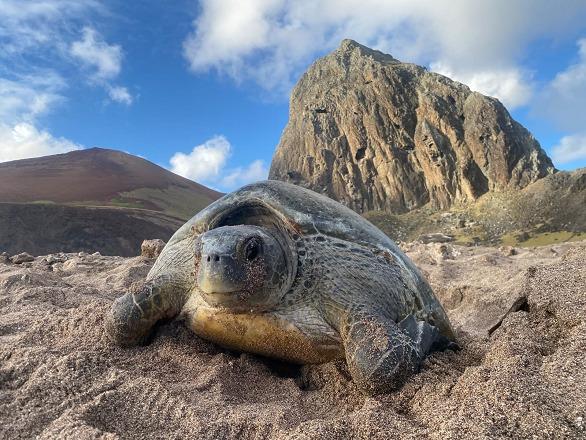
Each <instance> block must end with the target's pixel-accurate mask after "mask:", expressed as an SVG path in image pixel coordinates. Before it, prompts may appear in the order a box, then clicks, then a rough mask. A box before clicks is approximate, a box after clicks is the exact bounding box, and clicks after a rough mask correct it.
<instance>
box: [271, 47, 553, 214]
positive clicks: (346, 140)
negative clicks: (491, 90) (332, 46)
mask: <svg viewBox="0 0 586 440" xmlns="http://www.w3.org/2000/svg"><path fill="white" fill-rule="evenodd" d="M554 171H555V169H554V167H553V164H552V162H551V160H550V159H549V157H547V155H546V154H545V152H544V151H543V150H542V149H541V147H540V146H539V143H538V142H537V141H536V140H535V138H534V137H533V136H532V135H531V133H529V132H528V131H527V130H526V129H525V128H524V127H523V126H521V125H520V124H519V123H517V122H516V121H514V120H513V119H512V118H511V116H510V115H509V113H508V112H507V110H506V109H505V107H504V106H503V105H502V104H501V103H500V102H499V101H498V100H496V99H494V98H490V97H487V96H484V95H481V94H480V93H477V92H472V91H471V90H470V89H469V88H468V87H467V86H465V85H463V84H460V83H458V82H455V81H452V80H450V79H449V78H447V77H445V76H442V75H438V74H435V73H431V72H428V71H427V70H426V69H425V68H423V67H420V66H417V65H414V64H407V63H402V62H400V61H398V60H396V59H394V58H393V57H392V56H390V55H386V54H383V53H382V52H378V51H375V50H371V49H369V48H367V47H364V46H362V45H360V44H358V43H356V42H354V41H351V40H344V41H342V43H341V45H340V47H339V48H338V49H337V50H335V51H334V52H332V53H331V54H329V55H327V56H326V57H324V58H321V59H319V60H317V61H316V62H315V63H314V64H313V65H312V66H311V67H310V68H309V69H308V71H307V72H306V73H305V74H304V75H303V76H302V77H301V79H300V80H299V82H298V84H297V85H296V86H295V88H294V89H293V92H292V94H291V103H290V115H289V123H288V124H287V127H286V128H285V131H284V133H283V136H282V138H281V141H280V143H279V146H278V147H277V150H276V152H275V155H274V157H273V161H272V164H271V170H270V175H269V178H270V179H278V180H285V181H289V182H292V183H295V184H298V185H302V186H305V187H308V188H311V189H313V190H314V191H317V192H320V193H323V194H326V195H328V196H329V197H331V198H333V199H335V200H338V201H340V202H342V203H344V204H346V205H347V206H349V207H351V208H352V209H354V210H356V211H359V212H364V211H369V210H390V211H393V212H405V211H408V210H410V209H413V208H416V207H420V206H423V205H425V204H427V203H429V202H431V204H432V205H434V206H436V207H438V208H447V207H449V206H450V205H451V204H452V203H453V202H455V201H467V200H474V199H476V198H477V197H479V196H480V195H482V194H484V193H486V192H488V191H494V190H499V189H511V188H523V187H525V186H526V185H528V184H529V183H531V182H533V181H535V180H537V179H539V178H541V177H544V176H545V175H547V174H551V173H553V172H554Z"/></svg>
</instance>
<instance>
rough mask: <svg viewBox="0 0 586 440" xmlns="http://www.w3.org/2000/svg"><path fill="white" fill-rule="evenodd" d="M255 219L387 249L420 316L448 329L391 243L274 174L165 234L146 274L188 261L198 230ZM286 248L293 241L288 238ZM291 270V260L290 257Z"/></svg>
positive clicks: (347, 211) (439, 309)
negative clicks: (415, 299)
mask: <svg viewBox="0 0 586 440" xmlns="http://www.w3.org/2000/svg"><path fill="white" fill-rule="evenodd" d="M234 225H258V226H276V227H279V228H285V229H287V230H288V231H289V233H290V234H291V237H295V235H301V236H303V235H313V234H322V235H325V236H331V237H335V238H339V239H342V240H346V241H349V242H353V243H360V244H362V245H364V246H367V247H371V248H375V249H378V250H381V251H383V252H384V251H388V252H389V253H390V254H392V256H393V257H394V258H392V260H393V261H395V262H396V263H397V264H399V266H401V269H402V272H403V281H404V282H405V283H406V284H407V285H409V288H410V290H411V291H412V292H413V293H414V294H415V295H416V296H417V297H418V298H419V303H420V304H421V305H422V309H421V317H422V318H424V319H429V318H431V321H432V322H436V323H437V325H438V326H439V327H440V329H441V330H442V331H443V333H444V334H446V335H449V336H451V335H452V330H451V328H450V325H449V322H448V320H447V317H446V315H445V312H444V311H443V309H442V307H441V305H440V304H439V302H437V300H436V299H435V296H434V295H433V292H432V290H431V288H430V287H429V285H428V284H427V282H426V281H425V279H424V278H423V277H422V276H421V274H420V272H419V270H418V269H417V268H416V267H415V265H414V264H413V263H412V262H411V260H410V259H409V258H407V256H405V254H403V252H402V251H401V250H400V249H399V248H398V247H397V245H396V244H395V243H394V242H393V241H392V240H391V239H390V238H389V237H387V236H386V235H385V234H384V233H383V232H382V231H381V230H379V229H378V228H377V227H376V226H374V225H373V224H372V223H370V222H369V221H367V220H366V219H364V218H363V217H361V216H360V215H359V214H357V213H356V212H354V211H352V210H351V209H349V208H347V207H345V206H344V205H342V204H340V203H338V202H336V201H334V200H332V199H329V198H328V197H326V196H323V195H321V194H318V193H316V192H314V191H311V190H309V189H306V188H303V187H300V186H296V185H292V184H290V183H286V182H281V181H278V180H266V181H262V182H258V183H253V184H251V185H247V186H244V187H242V188H240V189H238V190H236V191H234V192H232V193H229V194H226V195H225V196H224V197H222V198H221V199H218V200H216V201H215V202H213V203H212V204H211V205H209V206H208V207H207V208H205V209H204V210H202V211H200V212H199V213H198V214H197V215H195V216H194V217H193V218H192V219H191V220H189V221H188V222H187V223H186V224H185V225H183V226H182V227H181V228H180V229H179V230H178V231H177V232H176V233H175V234H174V235H173V237H171V239H170V240H169V243H168V244H167V246H166V247H165V250H163V253H162V254H161V255H160V256H159V259H158V260H157V261H156V263H155V265H154V267H153V269H152V270H151V273H150V274H149V276H151V275H153V276H154V275H156V274H158V273H159V272H161V273H166V271H167V270H168V268H170V267H175V268H176V270H177V272H183V273H185V272H189V273H191V271H181V270H180V267H183V265H185V264H187V265H189V266H191V265H192V264H193V262H191V260H190V258H191V257H189V254H191V252H190V251H189V249H191V246H190V245H189V242H190V241H191V240H194V239H195V238H196V237H197V236H198V235H200V234H202V233H204V232H206V231H209V230H211V229H215V228H219V227H222V226H234ZM291 245H292V246H291V248H292V250H293V249H294V247H295V246H294V244H292V243H291ZM291 264H292V270H291V274H292V276H295V275H294V274H295V273H296V271H295V268H296V265H297V262H296V260H294V261H292V262H291Z"/></svg>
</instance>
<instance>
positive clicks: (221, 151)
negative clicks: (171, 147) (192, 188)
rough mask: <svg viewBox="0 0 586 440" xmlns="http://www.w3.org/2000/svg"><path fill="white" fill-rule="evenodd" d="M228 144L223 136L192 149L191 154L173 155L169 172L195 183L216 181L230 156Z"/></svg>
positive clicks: (215, 137)
mask: <svg viewBox="0 0 586 440" xmlns="http://www.w3.org/2000/svg"><path fill="white" fill-rule="evenodd" d="M230 150H231V146H230V142H228V140H227V139H226V138H225V137H224V136H214V137H213V138H211V139H209V140H207V141H205V142H204V143H203V144H201V145H198V146H196V147H194V148H193V150H192V151H191V153H189V154H184V153H175V154H174V155H173V157H171V160H170V162H171V171H173V172H174V173H176V174H179V175H180V176H183V177H187V178H188V179H192V180H196V181H205V180H213V179H216V178H217V177H218V176H219V174H220V171H222V169H223V168H224V166H225V165H226V161H227V160H228V156H229V155H230Z"/></svg>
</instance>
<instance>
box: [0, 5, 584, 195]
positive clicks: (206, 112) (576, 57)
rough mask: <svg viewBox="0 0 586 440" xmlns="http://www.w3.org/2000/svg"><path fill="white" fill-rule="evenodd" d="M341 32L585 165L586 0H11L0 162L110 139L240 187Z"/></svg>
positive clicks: (0, 10)
mask: <svg viewBox="0 0 586 440" xmlns="http://www.w3.org/2000/svg"><path fill="white" fill-rule="evenodd" d="M343 38H353V39H356V40H357V41H359V42H361V43H363V44H366V45H368V46H370V47H375V48H378V49H381V50H383V51H385V52H387V53H391V54H392V55H393V56H395V57H396V58H399V59H401V60H403V61H409V62H415V63H418V64H422V65H426V66H428V67H429V68H430V69H431V70H434V71H437V72H439V73H443V74H446V75H448V76H450V77H452V78H454V79H457V80H460V81H462V82H464V83H466V84H468V85H469V86H471V88H473V89H476V90H478V91H481V92H483V93H486V94H490V95H493V96H496V97H498V98H499V99H501V101H503V102H504V103H505V105H507V107H508V108H509V110H510V111H511V113H512V114H513V116H514V117H515V118H516V119H517V120H518V121H520V122H521V123H522V124H524V125H525V126H526V127H527V128H528V129H529V130H530V131H532V132H533V134H534V135H535V137H536V138H537V139H538V140H539V141H540V142H541V144H542V146H543V147H544V148H545V149H546V150H547V152H548V153H549V154H550V156H552V157H553V159H554V162H555V165H556V166H557V167H558V168H560V169H573V168H576V167H580V166H586V111H585V110H584V108H583V107H584V103H585V102H586V0H580V1H573V0H566V1H564V2H563V7H560V5H559V4H556V2H550V1H545V0H517V1H515V2H510V1H505V0H490V1H489V0H477V1H468V0H444V1H442V0H436V1H431V0H430V1H423V0H411V1H406V0H386V1H382V0H361V1H356V0H336V1H334V0H313V1H310V0H299V1H285V0H248V1H246V0H240V1H236V0H213V1H212V0H209V1H201V2H196V1H186V0H178V1H174V2H160V1H155V0H144V1H141V2H123V1H103V2H101V1H97V0H0V161H7V160H13V159H19V158H24V157H34V156H40V155H45V154H54V153H60V152H64V151H69V150H72V149H77V148H87V147H94V146H99V147H105V148H114V149H120V150H124V151H127V152H130V153H132V154H137V155H140V156H143V157H145V158H147V159H149V160H151V161H153V162H155V163H158V164H160V165H162V166H165V167H167V168H169V169H172V170H174V171H176V172H178V173H180V174H183V175H185V176H186V177H190V178H192V179H194V180H197V181H199V182H202V183H204V184H207V185H209V186H212V187H214V188H217V189H220V190H224V191H228V190H231V189H234V188H235V187H237V186H240V185H242V184H244V183H246V182H248V181H251V180H258V179H260V178H264V177H266V174H267V170H268V166H269V164H270V160H271V156H272V153H273V151H274V149H275V146H276V145H277V143H278V140H279V137H280V135H281V132H282V130H283V128H284V127H285V124H286V122H287V118H288V93H289V91H290V89H291V87H292V85H293V84H294V83H295V81H296V80H297V78H298V77H299V75H300V74H301V73H302V72H303V71H304V70H305V69H306V68H307V66H308V65H309V64H310V63H311V62H312V61H313V60H314V59H315V58H316V57H318V56H321V55H324V54H325V53H327V52H329V51H331V50H332V49H334V48H335V47H336V46H337V45H338V44H339V42H340V41H341V40H342V39H343Z"/></svg>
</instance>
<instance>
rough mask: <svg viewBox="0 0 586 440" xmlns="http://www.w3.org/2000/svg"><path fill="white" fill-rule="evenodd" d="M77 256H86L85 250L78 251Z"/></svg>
mask: <svg viewBox="0 0 586 440" xmlns="http://www.w3.org/2000/svg"><path fill="white" fill-rule="evenodd" d="M77 256H78V257H80V258H83V257H87V254H86V253H85V252H79V253H78V254H77Z"/></svg>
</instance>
